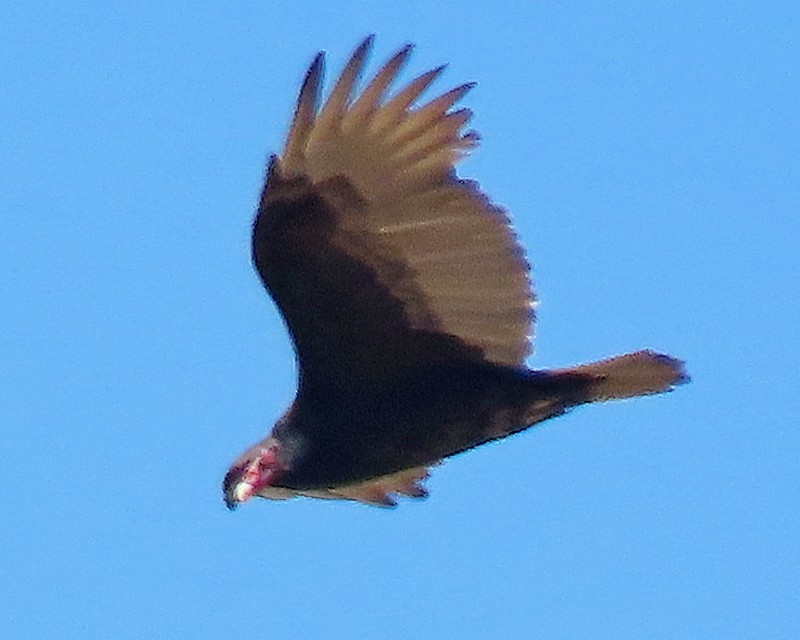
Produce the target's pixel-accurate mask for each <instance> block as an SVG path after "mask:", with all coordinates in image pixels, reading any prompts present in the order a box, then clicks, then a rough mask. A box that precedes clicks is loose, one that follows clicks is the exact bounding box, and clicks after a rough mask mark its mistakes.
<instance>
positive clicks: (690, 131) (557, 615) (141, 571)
mask: <svg viewBox="0 0 800 640" xmlns="http://www.w3.org/2000/svg"><path fill="white" fill-rule="evenodd" d="M0 14H2V15H0V384H1V385H2V386H1V387H0V388H2V392H0V454H1V455H2V464H1V465H0V488H2V492H3V495H4V497H5V504H4V506H3V508H2V510H0V637H2V638H4V639H5V638H8V639H17V638H24V639H26V638H36V639H37V640H46V639H50V638H53V639H56V638H57V639H73V638H75V639H81V640H92V639H95V638H103V639H108V638H113V639H115V640H117V639H118V640H126V639H142V638H189V639H192V640H201V639H218V638H243V639H244V638H247V639H251V638H290V639H292V638H333V639H338V638H348V639H350V638H389V639H394V638H409V637H413V638H525V637H542V638H679V637H694V638H726V639H729V638H794V637H798V636H800V547H799V542H798V541H799V540H800V516H799V515H798V509H799V508H800V507H799V506H798V505H800V469H799V468H798V465H799V461H800V431H799V429H800V424H798V423H799V422H800V421H798V418H797V412H798V410H797V394H798V375H797V371H798V362H800V347H799V346H798V345H799V341H798V320H800V305H799V304H798V297H799V296H798V293H800V291H798V276H800V259H798V253H797V245H798V239H800V225H798V217H799V216H800V5H798V4H797V3H796V2H764V3H754V2H726V3H722V2H710V1H709V2H702V1H701V2H698V1H687V2H640V1H636V2H626V1H622V2H613V3H598V2H522V1H520V2H493V3H487V2H472V1H470V0H461V1H459V2H452V1H449V0H440V1H437V2H421V1H414V2H408V3H395V2H385V3H378V2H362V1H353V0H351V1H349V2H331V1H317V2H313V3H312V2H277V1H264V0H261V1H258V2H233V3H231V2H222V3H220V2H216V3H204V2H182V1H179V2H166V3H165V2H150V1H141V2H137V3H128V4H123V5H120V4H114V3H110V4H109V3H101V2H88V3H70V2H67V3H64V2H37V1H31V2H25V3H5V5H4V6H3V8H2V11H1V12H0ZM372 32H374V33H376V34H377V36H378V37H377V40H376V47H375V52H376V55H375V57H374V58H373V60H372V61H371V63H370V64H371V67H370V68H371V69H375V68H376V65H377V64H378V63H379V62H382V61H383V60H385V59H386V58H387V57H388V56H389V55H390V54H391V53H393V52H394V51H395V50H396V49H397V48H398V47H399V46H401V45H402V44H404V43H405V42H409V41H411V42H415V43H417V50H416V53H415V55H414V57H413V58H412V61H411V64H410V65H409V67H408V69H407V73H406V75H405V76H404V77H406V78H409V77H411V75H413V74H416V73H419V72H421V71H424V70H426V69H428V68H431V67H433V66H436V65H438V64H440V63H443V62H448V63H450V66H449V69H448V70H447V72H446V74H445V75H444V77H443V79H442V80H441V81H440V82H439V83H438V84H437V85H436V87H437V88H438V89H440V90H444V89H447V88H449V87H451V86H454V85H455V84H459V83H461V82H464V81H470V80H474V81H477V82H478V87H477V88H476V89H475V90H474V91H473V93H472V94H470V95H469V97H468V98H467V99H466V100H465V103H464V104H465V105H466V106H469V107H471V108H472V109H474V110H475V113H476V116H475V119H474V122H473V124H474V126H475V127H476V128H477V129H478V130H480V131H481V133H482V134H483V138H484V141H483V144H482V146H481V147H480V148H479V149H478V150H477V152H476V153H475V154H473V156H472V157H471V158H470V159H469V160H468V161H467V162H465V163H464V165H463V166H462V169H461V174H462V175H465V176H469V177H474V178H477V179H478V180H479V181H480V182H481V184H482V185H483V187H484V188H485V190H486V191H487V192H488V193H489V194H491V196H492V197H493V198H494V199H495V200H496V201H497V202H498V203H501V204H503V205H505V206H507V207H508V208H509V210H510V211H511V213H512V215H513V217H514V220H515V222H516V226H517V229H518V231H519V234H520V236H521V239H522V241H523V242H524V244H525V246H526V248H527V250H528V252H529V256H530V260H531V262H532V264H533V267H534V278H535V282H536V287H537V290H538V293H539V295H540V298H541V306H540V308H539V323H538V325H537V341H536V352H535V354H534V357H533V358H532V359H531V364H532V365H533V366H537V367H549V366H558V365H566V364H571V363H576V362H579V361H585V360H590V359H594V358H600V357H604V356H608V355H612V354H617V353H621V352H624V351H630V350H635V349H638V348H642V347H652V348H655V349H658V350H663V351H666V352H669V353H672V354H675V355H677V356H679V357H681V358H684V359H685V360H686V361H687V363H688V367H689V370H690V372H691V374H692V376H693V382H692V384H691V385H689V386H686V387H682V388H680V389H679V390H677V391H676V392H674V393H672V394H669V395H667V396H663V397H659V398H650V399H643V400H637V401H633V402H624V403H617V404H610V405H606V406H600V407H590V408H582V409H578V410H576V411H574V412H572V413H571V414H569V415H568V416H566V417H564V418H559V419H558V420H555V421H552V422H550V423H548V424H547V425H546V426H544V427H542V428H539V429H535V430H532V431H529V432H527V433H525V434H523V435H520V436H517V437H514V438H512V439H510V440H507V441H505V442H503V443H500V444H497V445H492V446H488V447H484V448H482V449H479V450H476V451H473V452H470V453H469V454H466V455H463V456H460V457H458V458H456V459H453V460H450V461H449V462H447V463H446V464H445V465H443V466H442V467H441V468H439V469H437V470H436V471H435V473H434V476H433V478H432V479H431V481H430V482H429V487H430V489H431V497H430V498H429V499H428V500H427V501H422V502H418V503H411V502H405V503H403V504H401V506H400V507H399V508H398V509H395V510H380V509H373V508H368V507H364V506H360V505H353V504H333V503H325V502H320V501H311V500H295V501H289V502H285V503H276V502H267V501H260V500H259V501H253V502H252V503H248V504H247V505H245V506H244V507H243V508H242V509H240V510H238V511H237V512H235V513H229V512H227V511H226V510H225V508H224V506H223V503H222V500H221V491H220V481H221V479H222V476H223V474H224V473H225V471H226V469H227V467H228V465H229V463H230V462H231V460H232V459H233V458H234V457H235V456H236V455H238V454H239V452H240V451H241V450H242V449H243V448H244V447H245V446H247V445H249V444H250V443H251V442H253V441H255V440H257V439H259V438H261V437H262V435H263V434H264V433H265V432H266V431H267V429H268V428H269V427H270V426H271V425H272V422H273V420H274V419H275V418H276V417H277V416H278V415H279V414H280V413H281V412H282V411H283V410H284V408H285V406H286V404H287V403H288V402H289V401H290V399H291V397H292V393H293V389H294V384H295V381H294V368H293V355H292V350H291V345H290V343H289V341H288V337H287V335H286V332H285V330H284V328H283V326H282V323H281V320H280V317H279V316H278V315H277V313H276V311H275V309H274V307H273V306H272V304H271V302H270V301H269V300H268V298H267V297H266V295H265V294H264V293H263V292H262V290H261V288H260V284H259V282H258V281H257V279H256V277H255V275H254V273H253V272H252V271H251V266H250V263H249V231H250V222H251V218H252V215H253V211H254V205H255V202H256V198H257V195H258V191H259V187H260V182H261V179H262V175H263V168H264V163H265V160H266V158H267V157H268V154H269V153H270V152H271V151H275V150H277V149H278V147H279V145H280V144H281V143H282V140H283V136H284V132H285V129H286V125H287V122H288V120H289V117H290V115H291V111H292V107H293V102H294V99H295V94H296V91H297V89H298V87H299V83H300V80H301V77H302V74H303V73H304V71H305V68H306V66H307V65H308V63H309V62H310V60H311V59H312V57H313V55H314V53H315V52H316V51H318V50H320V49H325V50H327V51H328V52H329V56H330V57H329V69H330V70H331V71H333V72H337V71H338V69H340V68H341V65H342V63H343V62H344V60H345V59H346V57H347V56H348V55H349V53H350V51H351V50H352V49H353V47H354V46H355V45H356V44H357V43H358V42H359V40H360V39H361V38H362V37H363V36H364V35H366V34H368V33H372Z"/></svg>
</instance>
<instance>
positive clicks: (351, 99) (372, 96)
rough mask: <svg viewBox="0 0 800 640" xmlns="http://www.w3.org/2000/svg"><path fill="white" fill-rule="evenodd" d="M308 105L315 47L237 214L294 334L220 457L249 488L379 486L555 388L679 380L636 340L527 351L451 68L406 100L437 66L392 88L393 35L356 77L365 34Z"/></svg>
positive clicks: (595, 390)
mask: <svg viewBox="0 0 800 640" xmlns="http://www.w3.org/2000/svg"><path fill="white" fill-rule="evenodd" d="M371 42H372V40H371V38H368V39H366V40H365V41H364V42H363V43H362V44H361V45H360V46H359V47H358V48H357V49H356V51H355V52H354V53H353V55H352V57H351V58H350V61H349V62H348V63H347V65H346V67H345V69H344V71H343V72H342V74H341V76H340V77H339V79H338V81H337V83H336V85H335V86H334V88H333V90H332V91H331V94H330V96H329V97H328V100H327V101H326V102H325V104H324V106H322V108H320V105H319V103H320V94H321V84H322V76H323V63H324V56H323V54H319V55H318V56H317V57H316V58H315V60H314V62H313V63H312V65H311V67H310V68H309V70H308V73H307V74H306V77H305V81H304V82H303V86H302V89H301V91H300V97H299V99H298V104H297V109H296V111H295V116H294V120H293V122H292V125H291V128H290V131H289V135H288V137H287V141H286V145H285V148H284V152H283V154H282V155H281V156H280V157H276V156H273V157H272V158H271V160H270V163H269V167H268V170H267V178H266V182H265V185H264V190H263V192H262V196H261V202H260V206H259V210H258V214H257V216H256V220H255V223H254V225H253V262H254V264H255V267H256V270H257V271H258V274H259V276H260V277H261V280H262V282H263V283H264V286H265V287H266V289H267V291H268V292H269V293H270V295H271V296H272V297H273V298H274V300H275V302H276V304H277V305H278V308H279V309H280V311H281V313H282V314H283V317H284V319H285V321H286V325H287V327H288V329H289V332H290V334H291V336H292V340H293V341H294V345H295V350H296V353H297V358H298V363H299V366H298V368H299V383H298V392H297V397H296V398H295V401H294V403H293V404H292V406H291V407H290V408H289V410H288V411H287V413H286V414H285V415H284V417H283V418H281V419H280V420H279V421H278V422H277V424H276V425H275V427H274V429H273V430H272V432H271V433H270V434H269V435H268V436H267V437H266V438H265V439H264V440H262V441H261V442H259V443H257V444H256V445H254V446H253V447H251V448H250V449H248V450H247V451H245V452H244V453H243V454H242V455H241V456H240V457H239V459H237V460H236V461H235V462H234V464H233V466H232V467H231V469H230V471H229V472H228V474H227V475H226V477H225V481H224V483H223V489H224V493H225V500H226V503H227V504H228V506H229V507H231V508H232V507H234V506H235V505H236V504H237V503H239V502H243V501H245V500H247V499H248V498H250V497H251V496H253V495H259V496H263V497H268V498H286V497H291V496H294V495H298V494H300V495H308V496H313V497H324V498H345V499H353V500H359V501H362V502H367V503H371V504H379V505H391V504H394V498H393V496H394V495H396V494H402V495H408V496H412V497H420V496H423V495H425V490H424V489H423V488H422V486H421V482H422V480H424V478H425V477H426V476H427V469H428V468H429V467H430V466H432V465H435V464H437V463H438V462H439V461H441V460H442V459H443V458H446V457H448V456H451V455H454V454H456V453H459V452H461V451H464V450H467V449H470V448H472V447H475V446H477V445H479V444H482V443H484V442H487V441H489V440H494V439H498V438H503V437H505V436H507V435H509V434H511V433H515V432H517V431H521V430H523V429H526V428H528V427H529V426H531V425H533V424H535V423H537V422H541V421H542V420H545V419H547V418H550V417H553V416H556V415H559V414H561V413H563V412H564V411H566V410H567V409H569V408H570V407H573V406H576V405H579V404H583V403H587V402H598V401H603V400H608V399H613V398H628V397H633V396H638V395H643V394H651V393H660V392H663V391H667V390H669V389H671V388H672V386H673V385H676V384H679V383H681V382H683V381H685V380H686V376H685V374H684V371H683V367H682V364H681V363H680V362H679V361H677V360H675V359H673V358H670V357H669V356H665V355H661V354H657V353H654V352H651V351H639V352H636V353H632V354H628V355H624V356H619V357H616V358H612V359H610V360H605V361H602V362H597V363H593V364H588V365H582V366H578V367H573V368H569V369H562V370H556V371H532V370H529V369H527V368H526V367H525V364H524V360H525V357H526V356H527V355H528V354H529V352H530V346H531V345H530V336H531V334H532V325H533V305H534V295H533V292H532V290H531V286H530V280H529V274H528V265H527V262H526V261H525V258H524V256H523V252H522V249H521V247H520V246H519V244H518V243H517V240H516V237H515V235H514V232H513V231H512V229H511V227H510V223H509V219H508V216H507V215H506V213H505V212H504V211H503V210H502V209H500V208H498V207H497V206H495V205H494V204H492V203H491V202H490V201H489V199H488V198H487V197H486V196H485V195H484V194H483V193H482V192H481V191H480V190H479V188H478V186H477V184H476V183H474V182H471V181H467V180H462V179H459V178H458V177H457V176H456V174H455V170H454V166H455V164H456V162H457V161H458V160H459V159H460V158H461V157H462V156H463V155H464V153H466V152H467V151H468V150H470V149H471V148H473V147H474V146H475V145H476V143H477V140H478V137H477V134H475V133H474V132H471V131H467V132H464V127H465V125H466V124H467V122H468V121H469V118H470V115H471V114H470V112H469V111H468V110H466V109H455V110H454V109H453V106H454V105H455V103H456V102H458V100H460V99H461V98H462V97H463V96H464V94H466V92H467V91H468V90H469V89H470V88H471V86H472V85H469V84H465V85H461V86H459V87H456V88H455V89H452V90H451V91H448V92H446V93H444V94H443V95H441V96H440V97H438V98H435V99H433V100H432V101H430V102H428V103H427V104H425V105H423V106H420V107H414V106H413V105H415V104H416V102H417V100H418V98H419V97H420V95H421V94H422V93H423V92H424V91H425V89H426V88H427V87H428V86H429V85H430V83H431V82H432V81H433V80H434V79H435V78H436V76H438V75H439V73H440V71H441V68H439V69H434V70H432V71H429V72H427V73H424V74H422V75H420V76H418V77H417V78H416V79H414V80H412V81H411V82H410V83H409V84H408V85H407V86H406V87H404V88H402V89H401V90H399V91H398V92H397V93H396V94H394V96H393V97H391V98H386V97H385V96H386V93H387V91H388V88H389V85H390V84H391V82H392V81H393V80H394V78H395V76H396V75H397V74H398V73H399V71H400V69H401V68H402V66H403V65H404V63H405V62H406V60H407V59H408V56H409V54H410V52H411V48H410V47H405V48H403V49H401V50H400V51H399V52H398V53H397V54H395V55H394V56H393V57H392V58H391V59H390V60H389V61H388V62H387V63H386V64H385V65H384V66H383V67H382V68H381V70H380V71H378V73H377V74H376V75H375V76H374V78H372V80H371V81H370V82H369V83H368V84H367V86H366V88H364V90H363V91H361V93H360V94H358V95H355V91H354V87H355V84H356V82H357V80H358V78H359V76H360V74H361V71H362V69H363V66H364V63H365V61H366V58H367V54H368V52H369V49H370V46H371Z"/></svg>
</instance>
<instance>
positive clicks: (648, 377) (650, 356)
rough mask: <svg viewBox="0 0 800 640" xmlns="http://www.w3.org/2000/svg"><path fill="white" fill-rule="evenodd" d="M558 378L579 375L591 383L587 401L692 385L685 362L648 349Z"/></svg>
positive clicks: (559, 372) (574, 369) (572, 369)
mask: <svg viewBox="0 0 800 640" xmlns="http://www.w3.org/2000/svg"><path fill="white" fill-rule="evenodd" d="M552 373H553V374H556V375H566V376H569V377H572V376H573V375H575V376H579V377H580V378H581V379H583V380H584V381H586V380H587V379H588V384H587V385H586V387H585V391H584V392H585V394H586V396H585V397H584V399H583V402H602V401H604V400H613V399H622V398H633V397H635V396H642V395H649V394H654V393H664V392H666V391H671V390H672V388H673V387H675V386H677V385H679V384H684V383H686V382H689V376H688V374H687V373H686V370H685V369H684V363H683V362H682V361H680V360H677V359H675V358H673V357H671V356H668V355H664V354H662V353H656V352H655V351H650V350H644V351H636V352H635V353H628V354H625V355H623V356H616V357H614V358H609V359H608V360H600V361H599V362H592V363H590V364H583V365H579V366H576V367H570V368H568V369H559V370H557V371H553V372H552Z"/></svg>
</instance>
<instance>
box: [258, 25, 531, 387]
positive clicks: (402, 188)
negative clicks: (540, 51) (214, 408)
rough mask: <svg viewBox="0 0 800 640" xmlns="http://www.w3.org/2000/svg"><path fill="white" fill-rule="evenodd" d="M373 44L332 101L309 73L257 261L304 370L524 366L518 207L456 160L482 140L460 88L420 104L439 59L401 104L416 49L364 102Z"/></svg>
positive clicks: (373, 84)
mask: <svg viewBox="0 0 800 640" xmlns="http://www.w3.org/2000/svg"><path fill="white" fill-rule="evenodd" d="M370 45H371V38H368V39H366V40H365V41H364V42H363V43H362V44H361V46H359V47H358V49H357V50H356V51H355V53H354V54H353V56H352V57H351V58H350V61H349V62H348V64H347V65H346V67H345V69H344V71H343V72H342V74H341V76H340V77H339V80H338V81H337V83H336V85H335V87H334V89H333V91H332V92H331V95H330V97H329V98H328V100H327V102H326V103H325V105H324V106H323V107H322V108H321V109H320V108H319V101H320V92H321V81H322V75H323V63H324V56H323V54H319V55H318V56H317V57H316V59H315V60H314V62H313V63H312V65H311V67H310V68H309V70H308V73H307V75H306V78H305V81H304V83H303V86H302V89H301V91H300V97H299V100H298V104H297V109H296V112H295V117H294V120H293V122H292V125H291V129H290V131H289V135H288V138H287V141H286V147H285V149H284V152H283V154H282V155H281V156H280V158H273V159H272V160H271V162H270V167H269V171H268V175H267V180H266V183H265V186H264V191H263V193H262V198H261V204H260V207H259V211H258V215H257V217H256V221H255V224H254V230H253V258H254V262H255V265H256V268H257V270H258V273H259V274H260V276H261V279H262V280H263V282H264V285H265V286H266V288H267V289H268V290H269V292H270V293H271V294H272V296H273V297H274V299H275V301H276V303H277V304H278V307H279V308H280V310H281V312H282V313H283V315H284V318H285V320H286V323H287V325H288V328H289V331H290V333H291V334H292V338H293V340H294V342H295V347H296V350H297V352H298V356H299V360H300V365H301V373H302V374H304V375H306V374H308V373H310V372H314V371H317V372H320V373H325V374H327V375H329V376H330V375H332V374H333V375H338V376H344V377H346V378H349V379H354V378H355V379H358V378H361V377H362V376H361V375H360V374H368V375H379V374H381V373H382V372H385V371H386V370H387V369H390V368H391V367H393V366H402V365H404V364H409V365H413V364H419V363H424V362H436V361H441V360H446V359H452V358H484V359H487V360H491V361H494V362H498V363H504V364H510V365H516V364H520V363H521V362H522V361H523V359H524V358H525V356H526V355H527V354H528V353H529V351H530V334H531V331H532V321H533V310H532V309H533V293H532V291H531V287H530V282H529V278H528V265H527V263H526V261H525V259H524V256H523V253H522V250H521V248H520V247H519V245H518V244H517V242H516V239H515V236H514V233H513V231H512V230H511V228H510V226H509V220H508V217H507V216H506V214H505V212H504V211H503V210H502V209H500V208H498V207H496V206H494V205H493V204H492V203H491V202H490V201H489V200H488V198H487V197H486V196H485V195H484V194H483V193H482V192H481V191H480V190H479V189H478V187H477V185H476V184H475V183H474V182H471V181H465V180H460V179H458V178H457V177H456V175H455V171H454V165H455V163H456V162H457V161H458V160H459V159H460V158H461V157H462V156H463V154H464V153H465V152H466V151H467V150H468V149H470V148H472V147H473V146H475V144H476V142H477V135H476V134H475V133H473V132H468V133H463V131H462V130H463V127H464V125H465V124H466V123H467V121H468V120H469V118H470V115H471V113H470V112H469V111H468V110H466V109H461V110H455V111H453V110H451V107H452V106H453V105H454V104H455V103H456V102H457V101H458V100H459V99H460V98H461V97H462V96H463V95H464V94H465V93H466V92H467V91H468V90H469V89H470V88H471V85H461V86H459V87H456V88H455V89H453V90H451V91H448V92H447V93H445V94H443V95H442V96H440V97H438V98H436V99H434V100H432V101H431V102H429V103H427V104H426V105H424V106H421V107H419V108H412V104H413V103H414V102H415V101H416V99H417V98H418V97H419V96H420V94H421V93H422V92H423V91H424V90H425V89H426V88H427V87H428V85H429V84H430V83H431V82H432V81H433V80H434V78H435V77H436V76H437V75H438V74H439V72H440V71H441V68H439V69H434V70H432V71H429V72H427V73H424V74H422V75H420V76H419V77H417V78H416V79H415V80H413V81H411V82H410V83H409V84H408V85H407V86H406V87H404V88H403V89H402V90H400V91H399V92H398V93H397V94H396V95H394V96H393V97H392V98H391V99H384V95H385V93H386V91H387V89H388V86H389V84H390V83H391V82H392V80H393V79H394V78H395V76H396V75H397V74H398V72H399V71H400V69H401V67H402V66H403V63H404V62H405V61H406V59H407V58H408V56H409V54H410V51H411V48H410V47H405V48H403V49H402V50H401V51H399V52H398V53H397V54H396V55H395V56H394V57H392V58H391V59H390V60H389V61H388V62H387V63H386V64H385V65H384V66H383V68H382V69H381V70H380V71H379V72H378V73H377V74H376V75H375V77H374V78H373V79H372V80H371V81H370V82H369V84H368V85H367V86H366V88H365V89H364V90H363V91H362V92H361V93H360V95H358V96H357V97H355V98H354V97H353V95H352V94H353V87H354V84H355V82H356V80H357V79H358V77H359V75H360V73H361V70H362V68H363V65H364V62H365V60H366V57H367V53H368V51H369V48H370Z"/></svg>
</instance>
